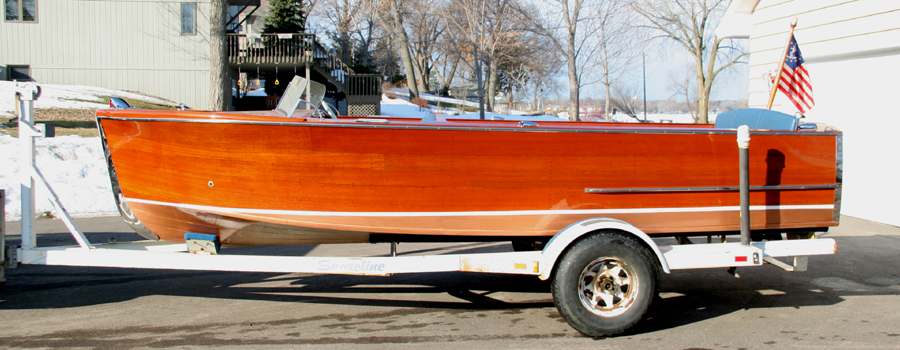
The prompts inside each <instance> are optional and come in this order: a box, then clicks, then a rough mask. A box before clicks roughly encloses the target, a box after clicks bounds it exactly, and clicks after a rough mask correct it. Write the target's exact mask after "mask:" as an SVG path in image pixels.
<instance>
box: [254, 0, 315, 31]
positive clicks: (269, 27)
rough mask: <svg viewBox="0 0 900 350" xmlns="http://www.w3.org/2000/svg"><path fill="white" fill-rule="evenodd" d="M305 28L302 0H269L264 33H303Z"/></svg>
mask: <svg viewBox="0 0 900 350" xmlns="http://www.w3.org/2000/svg"><path fill="white" fill-rule="evenodd" d="M305 30H306V13H305V12H304V11H303V1H299V0H271V1H269V15H268V16H267V17H266V26H265V27H263V32H264V33H303V32H304V31H305Z"/></svg>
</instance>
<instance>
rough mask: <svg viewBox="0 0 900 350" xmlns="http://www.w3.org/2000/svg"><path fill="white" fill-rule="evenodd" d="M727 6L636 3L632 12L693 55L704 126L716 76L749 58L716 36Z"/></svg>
mask: <svg viewBox="0 0 900 350" xmlns="http://www.w3.org/2000/svg"><path fill="white" fill-rule="evenodd" d="M726 6H728V1H726V0H668V1H666V0H632V8H633V9H634V10H635V11H636V12H637V13H638V14H640V15H641V16H642V17H644V19H646V21H647V22H646V24H645V26H646V27H647V28H650V29H652V30H654V31H657V32H659V33H662V36H663V37H665V38H669V39H671V40H672V41H674V42H675V43H678V45H680V46H682V47H683V48H685V49H686V50H688V52H690V53H691V55H693V57H694V62H695V65H696V66H695V69H696V79H697V89H698V90H697V117H698V121H699V122H700V123H708V122H709V119H708V114H709V113H708V112H709V95H710V91H711V90H712V85H713V81H714V80H715V78H716V76H717V75H718V74H719V73H720V72H722V70H723V69H726V68H728V67H731V66H733V65H734V64H735V63H738V62H741V59H742V58H744V57H745V56H746V55H747V53H745V52H741V50H740V49H739V48H737V47H734V46H731V45H726V46H723V45H722V43H723V41H724V40H725V39H720V38H718V37H716V36H715V30H716V27H717V26H718V24H719V20H720V19H721V16H722V14H723V12H724V8H725V7H726ZM729 42H731V41H730V40H729Z"/></svg>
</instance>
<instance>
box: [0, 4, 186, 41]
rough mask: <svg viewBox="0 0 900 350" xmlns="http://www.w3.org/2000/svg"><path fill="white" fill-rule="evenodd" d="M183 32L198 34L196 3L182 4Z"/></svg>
mask: <svg viewBox="0 0 900 350" xmlns="http://www.w3.org/2000/svg"><path fill="white" fill-rule="evenodd" d="M7 1H9V0H7ZM181 34H197V4H196V3H192V2H191V3H183V4H181Z"/></svg>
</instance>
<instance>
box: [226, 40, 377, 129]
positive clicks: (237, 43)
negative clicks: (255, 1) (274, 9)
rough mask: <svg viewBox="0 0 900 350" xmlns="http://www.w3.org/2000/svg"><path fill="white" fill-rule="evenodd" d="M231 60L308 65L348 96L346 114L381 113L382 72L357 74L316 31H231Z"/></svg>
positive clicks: (249, 63) (244, 64) (265, 65)
mask: <svg viewBox="0 0 900 350" xmlns="http://www.w3.org/2000/svg"><path fill="white" fill-rule="evenodd" d="M227 41H228V62H229V64H230V65H232V66H234V67H235V68H236V67H243V68H245V69H247V68H249V67H256V68H259V69H266V70H270V69H272V68H276V67H277V68H281V69H290V68H294V69H296V68H297V67H298V66H306V65H309V68H310V69H311V70H315V71H316V72H318V73H319V74H320V75H322V76H324V77H325V78H326V79H327V80H328V82H329V83H331V84H332V85H334V86H335V87H337V89H338V90H340V91H342V92H343V93H344V94H345V95H346V97H347V115H351V116H367V115H377V114H381V75H378V74H356V73H355V72H353V70H352V69H350V67H348V66H347V65H346V64H344V63H343V62H341V60H340V59H338V58H337V57H335V56H334V55H332V54H331V53H330V52H328V50H326V49H325V48H324V47H322V45H320V44H319V43H318V42H317V41H316V35H315V34H305V33H294V34H246V35H245V34H228V35H227Z"/></svg>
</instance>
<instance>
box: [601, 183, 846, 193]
mask: <svg viewBox="0 0 900 350" xmlns="http://www.w3.org/2000/svg"><path fill="white" fill-rule="evenodd" d="M840 187H841V184H840V183H837V184H833V185H783V186H750V190H751V191H787V190H822V189H839V188H840ZM740 190H741V188H740V187H739V186H724V187H661V188H585V189H584V192H585V193H597V194H616V193H654V192H729V191H740Z"/></svg>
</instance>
